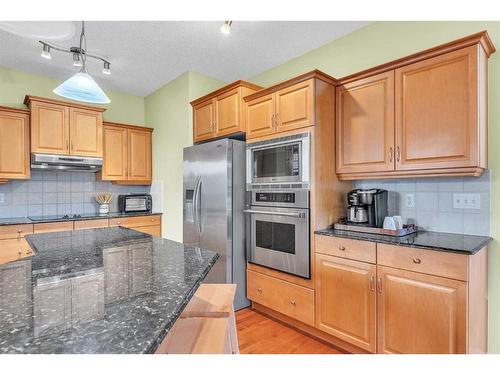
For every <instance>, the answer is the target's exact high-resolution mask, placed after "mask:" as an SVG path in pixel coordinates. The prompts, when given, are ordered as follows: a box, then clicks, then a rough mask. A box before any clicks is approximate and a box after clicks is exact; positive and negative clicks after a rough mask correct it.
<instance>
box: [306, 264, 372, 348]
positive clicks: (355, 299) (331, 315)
mask: <svg viewBox="0 0 500 375" xmlns="http://www.w3.org/2000/svg"><path fill="white" fill-rule="evenodd" d="M315 259H316V275H317V277H316V325H317V328H318V329H320V330H322V331H324V332H326V333H328V334H330V335H332V336H335V337H338V338H340V339H341V340H344V341H346V342H348V343H350V344H353V345H356V346H358V347H360V348H362V349H365V350H367V351H369V352H372V353H375V352H376V349H377V345H376V308H375V306H376V293H375V275H376V271H377V269H376V266H375V265H372V264H368V263H363V262H358V261H354V260H348V259H342V258H337V257H333V256H328V255H321V254H316V255H315Z"/></svg>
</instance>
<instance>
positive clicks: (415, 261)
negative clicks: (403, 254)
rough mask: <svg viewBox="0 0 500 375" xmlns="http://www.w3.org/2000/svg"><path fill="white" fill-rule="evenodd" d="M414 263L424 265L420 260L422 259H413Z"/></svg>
mask: <svg viewBox="0 0 500 375" xmlns="http://www.w3.org/2000/svg"><path fill="white" fill-rule="evenodd" d="M413 263H415V264H420V263H422V261H421V260H420V258H413Z"/></svg>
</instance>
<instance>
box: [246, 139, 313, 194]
mask: <svg viewBox="0 0 500 375" xmlns="http://www.w3.org/2000/svg"><path fill="white" fill-rule="evenodd" d="M309 159H310V135H309V133H302V134H294V135H291V136H286V137H280V138H274V139H271V140H266V141H261V142H255V143H249V144H247V190H250V189H255V188H259V187H260V185H261V184H266V185H268V184H271V185H273V186H276V185H278V184H283V183H294V187H300V188H308V187H309V180H310V178H309Z"/></svg>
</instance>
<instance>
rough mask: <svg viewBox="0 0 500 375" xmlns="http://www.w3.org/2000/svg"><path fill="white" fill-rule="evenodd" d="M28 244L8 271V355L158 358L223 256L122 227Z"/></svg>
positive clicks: (2, 316) (1, 348)
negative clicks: (148, 355) (27, 251)
mask: <svg viewBox="0 0 500 375" xmlns="http://www.w3.org/2000/svg"><path fill="white" fill-rule="evenodd" d="M26 239H27V241H28V242H29V244H30V245H31V246H32V248H33V250H34V251H35V255H34V256H33V257H32V258H29V259H27V260H20V261H16V262H11V263H7V264H4V265H1V266H0V276H1V277H0V290H5V291H8V293H5V294H3V295H2V300H1V301H0V353H136V354H138V353H153V352H154V351H155V350H156V348H157V347H158V345H159V344H160V343H161V341H162V340H163V338H164V337H165V335H166V334H167V332H168V331H169V329H170V328H171V326H172V325H173V323H174V322H175V320H176V319H177V317H178V316H179V315H180V313H181V312H182V310H183V309H184V307H185V306H186V304H187V303H188V301H189V300H190V298H191V297H192V295H193V293H194V292H195V291H196V289H197V288H198V286H199V284H200V283H201V282H202V281H203V279H204V278H205V276H206V275H207V273H208V272H209V271H210V269H211V267H212V266H213V264H214V263H215V262H216V260H217V258H218V255H217V254H216V253H215V252H213V251H208V250H203V249H200V248H198V247H194V246H187V245H184V244H181V243H178V242H174V241H170V240H166V239H162V238H158V237H153V236H150V235H149V234H146V233H141V232H137V231H134V230H130V229H126V228H122V227H116V228H99V229H89V230H80V231H72V232H56V233H43V234H33V235H29V236H27V237H26Z"/></svg>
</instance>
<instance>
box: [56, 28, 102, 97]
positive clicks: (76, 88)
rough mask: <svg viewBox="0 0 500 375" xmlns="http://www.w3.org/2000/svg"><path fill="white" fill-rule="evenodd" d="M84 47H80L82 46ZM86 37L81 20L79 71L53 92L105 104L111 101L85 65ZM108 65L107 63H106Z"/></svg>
mask: <svg viewBox="0 0 500 375" xmlns="http://www.w3.org/2000/svg"><path fill="white" fill-rule="evenodd" d="M83 45H84V48H83V49H82V46H83ZM86 50H87V39H86V38H85V22H84V21H82V33H81V34H80V49H79V51H80V52H79V55H80V59H79V60H80V61H81V63H82V67H81V68H80V71H79V72H78V73H76V74H75V75H73V76H72V77H70V78H68V79H67V80H66V81H64V82H63V83H61V84H60V85H59V86H57V87H56V88H55V89H54V91H53V92H54V94H56V95H59V96H62V97H64V98H67V99H72V100H77V101H80V102H86V103H95V104H107V103H111V100H109V98H108V96H107V95H106V94H105V93H104V91H103V90H102V89H101V88H100V87H99V85H98V84H97V82H96V81H95V80H94V78H92V76H91V75H90V74H89V73H88V71H87V68H86V66H85V61H86V58H87V56H86V55H87V54H86ZM108 66H109V65H108Z"/></svg>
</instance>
